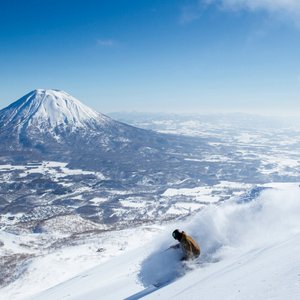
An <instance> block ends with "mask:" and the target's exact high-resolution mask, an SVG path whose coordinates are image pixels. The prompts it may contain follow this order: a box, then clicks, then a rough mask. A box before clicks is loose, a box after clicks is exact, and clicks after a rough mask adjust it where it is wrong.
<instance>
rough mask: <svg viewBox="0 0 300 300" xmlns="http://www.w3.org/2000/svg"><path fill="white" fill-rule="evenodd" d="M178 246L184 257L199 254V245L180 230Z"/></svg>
mask: <svg viewBox="0 0 300 300" xmlns="http://www.w3.org/2000/svg"><path fill="white" fill-rule="evenodd" d="M179 242H180V246H181V249H182V251H183V253H184V258H186V259H190V258H196V257H198V256H199V255H200V252H201V251H200V247H199V245H198V244H197V243H196V242H195V240H194V239H193V238H192V237H190V236H189V235H187V234H186V233H185V232H184V231H182V237H181V239H180V241H179Z"/></svg>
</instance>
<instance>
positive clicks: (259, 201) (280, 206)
mask: <svg viewBox="0 0 300 300" xmlns="http://www.w3.org/2000/svg"><path fill="white" fill-rule="evenodd" d="M299 215H300V188H299V185H298V184H295V183H291V184H287V183H284V184H275V183H273V184H268V185H264V186H263V190H262V192H261V193H260V194H259V195H258V197H253V198H252V199H249V198H247V200H246V199H245V198H239V197H233V198H232V199H231V200H229V201H226V202H224V203H222V204H219V205H210V206H206V207H205V208H204V209H203V210H201V211H200V212H199V213H198V214H197V215H195V216H194V217H192V218H191V219H190V220H188V221H185V222H180V223H172V224H168V225H164V226H163V227H161V228H159V229H158V230H152V231H151V234H148V235H145V232H147V231H145V230H138V231H132V232H131V234H130V235H126V234H125V235H123V236H121V235H120V236H119V241H120V240H121V239H122V238H125V240H128V241H131V242H133V243H132V244H135V246H133V247H130V249H128V251H124V254H121V255H118V256H116V257H114V258H112V259H109V260H107V261H106V262H104V263H102V264H99V265H98V266H97V267H95V268H93V269H90V270H87V271H85V272H83V273H81V274H79V275H77V276H75V277H73V278H71V279H69V280H67V281H65V282H63V283H61V284H59V285H57V286H54V287H52V288H50V289H47V290H45V291H43V292H42V293H39V294H37V295H35V296H31V297H30V298H29V299H35V300H48V299H49V300H50V299H51V300H53V299H91V300H93V299H131V300H133V299H140V298H141V297H145V299H186V298H188V299H202V298H204V299H295V300H296V299H300V219H299ZM174 228H180V229H184V230H185V231H186V232H188V233H190V234H191V235H192V236H193V237H195V239H196V240H197V241H198V242H199V244H200V246H201V249H202V253H201V256H200V258H199V259H198V260H197V261H196V262H191V263H188V264H185V265H182V263H181V262H179V257H180V253H179V252H177V251H176V250H168V251H164V250H165V249H166V248H167V247H168V246H170V245H172V244H173V243H174V240H172V238H171V237H170V233H171V231H172V230H173V229H174ZM144 229H146V228H144ZM148 232H149V231H148ZM115 238H117V237H116V235H115ZM117 239H118V238H117ZM78 251H80V249H78ZM73 263H74V264H76V261H73ZM36 276H38V274H36ZM156 283H161V284H162V286H161V287H159V288H155V287H153V286H152V284H156ZM19 296H20V295H19ZM11 299H12V298H11Z"/></svg>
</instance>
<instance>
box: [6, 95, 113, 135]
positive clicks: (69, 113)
mask: <svg viewBox="0 0 300 300" xmlns="http://www.w3.org/2000/svg"><path fill="white" fill-rule="evenodd" d="M110 121H111V119H110V118H108V117H106V116H104V115H102V114H100V113H98V112H96V111H94V110H92V109H91V108H89V107H87V106H86V105H84V104H82V103H81V102H80V101H79V100H77V99H76V98H74V97H72V96H71V95H69V94H67V93H66V92H64V91H59V90H43V89H37V90H34V91H31V92H30V93H28V94H27V95H25V96H23V97H22V98H21V99H19V100H17V101H16V102H14V103H12V104H11V105H10V106H8V107H7V108H5V109H4V110H2V111H1V114H0V124H1V128H2V129H3V130H5V129H6V128H11V129H15V128H16V129H18V130H19V131H20V130H22V129H23V128H24V127H26V128H30V127H36V128H38V129H40V130H43V131H53V130H55V129H56V128H57V127H59V128H61V129H67V128H72V129H73V130H76V128H78V127H79V128H82V127H84V128H95V127H96V126H97V124H98V125H100V124H107V123H109V122H110Z"/></svg>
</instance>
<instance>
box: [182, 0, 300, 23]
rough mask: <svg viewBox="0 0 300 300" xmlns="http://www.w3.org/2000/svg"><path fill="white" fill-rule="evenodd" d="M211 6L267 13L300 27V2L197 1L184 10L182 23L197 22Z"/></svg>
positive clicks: (276, 0)
mask: <svg viewBox="0 0 300 300" xmlns="http://www.w3.org/2000/svg"><path fill="white" fill-rule="evenodd" d="M209 6H216V7H218V8H219V9H221V10H232V11H240V10H244V11H249V12H256V11H265V12H267V13H269V14H270V15H272V16H275V17H276V18H279V19H282V20H289V21H292V22H293V23H295V24H297V25H298V26H300V0H195V1H194V2H193V4H190V5H189V6H185V7H183V8H182V12H181V17H180V20H181V22H182V23H184V22H185V23H188V22H192V21H195V20H196V19H198V18H200V16H201V14H202V12H203V10H205V9H206V8H208V7H209Z"/></svg>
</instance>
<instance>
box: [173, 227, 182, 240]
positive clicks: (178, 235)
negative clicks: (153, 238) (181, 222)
mask: <svg viewBox="0 0 300 300" xmlns="http://www.w3.org/2000/svg"><path fill="white" fill-rule="evenodd" d="M172 236H173V238H174V239H175V240H179V239H180V237H181V233H180V231H179V230H178V229H175V230H174V231H173V233H172Z"/></svg>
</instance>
